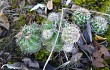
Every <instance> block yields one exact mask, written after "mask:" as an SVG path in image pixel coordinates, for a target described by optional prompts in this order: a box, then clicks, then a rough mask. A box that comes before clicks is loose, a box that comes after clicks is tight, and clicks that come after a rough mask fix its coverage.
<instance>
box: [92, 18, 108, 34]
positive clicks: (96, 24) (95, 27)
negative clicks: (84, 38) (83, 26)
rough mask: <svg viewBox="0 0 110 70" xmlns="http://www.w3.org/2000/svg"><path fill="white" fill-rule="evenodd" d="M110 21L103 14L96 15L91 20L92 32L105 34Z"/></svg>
mask: <svg viewBox="0 0 110 70" xmlns="http://www.w3.org/2000/svg"><path fill="white" fill-rule="evenodd" d="M107 23H108V22H107V21H106V19H105V18H104V17H101V16H95V17H94V18H93V19H92V20H91V26H92V32H94V33H95V34H98V35H103V34H104V33H105V32H106V31H107V28H108V24H107Z"/></svg>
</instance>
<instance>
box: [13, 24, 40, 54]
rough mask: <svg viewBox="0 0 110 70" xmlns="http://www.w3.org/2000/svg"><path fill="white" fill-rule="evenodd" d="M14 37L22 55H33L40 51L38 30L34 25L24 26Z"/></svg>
mask: <svg viewBox="0 0 110 70" xmlns="http://www.w3.org/2000/svg"><path fill="white" fill-rule="evenodd" d="M15 37H16V38H17V39H16V42H17V44H18V45H19V46H20V49H21V51H22V52H23V53H35V52H37V51H39V50H40V49H41V44H40V30H39V28H38V25H37V24H36V23H33V24H30V25H25V26H24V27H23V28H22V29H21V31H20V32H19V33H18V34H17V35H16V36H15Z"/></svg>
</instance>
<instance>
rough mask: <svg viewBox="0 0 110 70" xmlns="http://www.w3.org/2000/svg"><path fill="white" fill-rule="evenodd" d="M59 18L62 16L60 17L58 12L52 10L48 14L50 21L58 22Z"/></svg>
mask: <svg viewBox="0 0 110 70" xmlns="http://www.w3.org/2000/svg"><path fill="white" fill-rule="evenodd" d="M59 19H60V17H59V14H58V13H55V12H52V13H50V14H49V15H48V20H50V21H54V22H57V21H59Z"/></svg>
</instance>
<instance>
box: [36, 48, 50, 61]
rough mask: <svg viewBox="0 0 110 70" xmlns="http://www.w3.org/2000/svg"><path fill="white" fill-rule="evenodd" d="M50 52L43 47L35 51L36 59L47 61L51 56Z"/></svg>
mask: <svg viewBox="0 0 110 70" xmlns="http://www.w3.org/2000/svg"><path fill="white" fill-rule="evenodd" d="M49 54H50V53H49V52H48V51H47V50H45V49H41V50H40V51H39V52H37V53H35V54H34V55H35V59H36V60H37V61H45V60H47V58H48V56H49Z"/></svg>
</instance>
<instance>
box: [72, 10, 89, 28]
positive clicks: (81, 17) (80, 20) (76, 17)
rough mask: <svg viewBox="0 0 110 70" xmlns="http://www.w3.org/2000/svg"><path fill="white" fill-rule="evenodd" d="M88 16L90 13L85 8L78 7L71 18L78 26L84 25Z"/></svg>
mask: <svg viewBox="0 0 110 70" xmlns="http://www.w3.org/2000/svg"><path fill="white" fill-rule="evenodd" d="M90 17H91V13H90V12H89V11H88V10H87V9H84V8H79V9H77V10H76V11H75V12H74V13H73V16H72V20H73V22H75V24H77V25H78V26H79V27H84V26H85V24H86V22H87V21H88V20H89V19H90Z"/></svg>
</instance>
